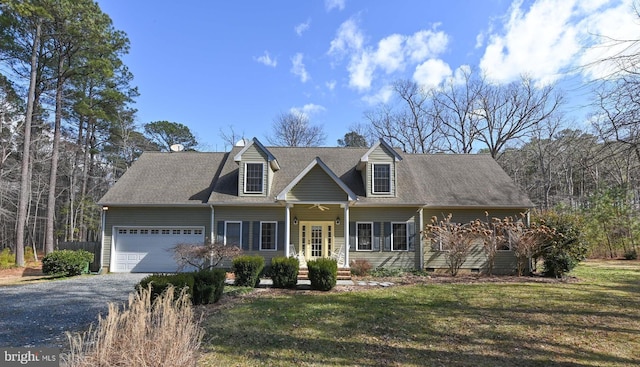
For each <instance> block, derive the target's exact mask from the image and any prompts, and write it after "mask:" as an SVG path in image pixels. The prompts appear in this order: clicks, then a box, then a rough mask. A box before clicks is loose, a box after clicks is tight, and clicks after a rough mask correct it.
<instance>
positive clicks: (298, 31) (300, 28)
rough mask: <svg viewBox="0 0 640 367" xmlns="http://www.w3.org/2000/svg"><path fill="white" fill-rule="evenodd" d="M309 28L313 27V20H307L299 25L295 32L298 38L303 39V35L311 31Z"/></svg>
mask: <svg viewBox="0 0 640 367" xmlns="http://www.w3.org/2000/svg"><path fill="white" fill-rule="evenodd" d="M309 27H311V19H307V21H306V22H304V23H300V24H298V25H297V26H295V27H294V28H293V30H294V31H296V34H297V35H298V37H302V33H304V32H305V31H307V30H309Z"/></svg>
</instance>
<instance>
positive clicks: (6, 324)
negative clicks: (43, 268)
mask: <svg viewBox="0 0 640 367" xmlns="http://www.w3.org/2000/svg"><path fill="white" fill-rule="evenodd" d="M145 275H146V274H106V275H87V276H81V277H75V278H70V279H64V280H54V281H47V282H42V283H35V284H27V285H16V286H2V287H0V347H66V346H67V338H66V335H65V332H66V331H83V330H85V329H86V328H87V327H88V326H89V325H90V324H91V323H95V322H97V319H98V314H100V313H102V314H106V312H107V310H108V304H109V302H115V303H118V304H122V303H124V302H126V301H127V299H128V297H129V293H130V292H132V291H133V287H134V285H135V284H136V283H138V282H139V281H140V279H142V278H143V277H144V276H145Z"/></svg>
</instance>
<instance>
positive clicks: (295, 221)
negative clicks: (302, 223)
mask: <svg viewBox="0 0 640 367" xmlns="http://www.w3.org/2000/svg"><path fill="white" fill-rule="evenodd" d="M293 225H294V226H297V225H298V217H293Z"/></svg>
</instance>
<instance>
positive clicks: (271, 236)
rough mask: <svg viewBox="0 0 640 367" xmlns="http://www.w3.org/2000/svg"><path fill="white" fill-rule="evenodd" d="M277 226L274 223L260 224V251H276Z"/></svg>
mask: <svg viewBox="0 0 640 367" xmlns="http://www.w3.org/2000/svg"><path fill="white" fill-rule="evenodd" d="M277 231H278V225H277V223H276V222H260V250H261V251H264V250H267V251H275V250H277V244H276V239H277V238H278V232H277Z"/></svg>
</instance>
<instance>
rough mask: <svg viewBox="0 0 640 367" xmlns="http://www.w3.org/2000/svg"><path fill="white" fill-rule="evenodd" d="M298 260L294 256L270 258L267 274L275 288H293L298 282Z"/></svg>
mask: <svg viewBox="0 0 640 367" xmlns="http://www.w3.org/2000/svg"><path fill="white" fill-rule="evenodd" d="M299 269H300V261H299V260H298V259H296V258H295V257H274V258H273V259H271V268H270V269H269V275H270V277H271V280H272V281H273V286H274V287H275V288H295V287H296V285H297V284H298V270H299Z"/></svg>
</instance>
